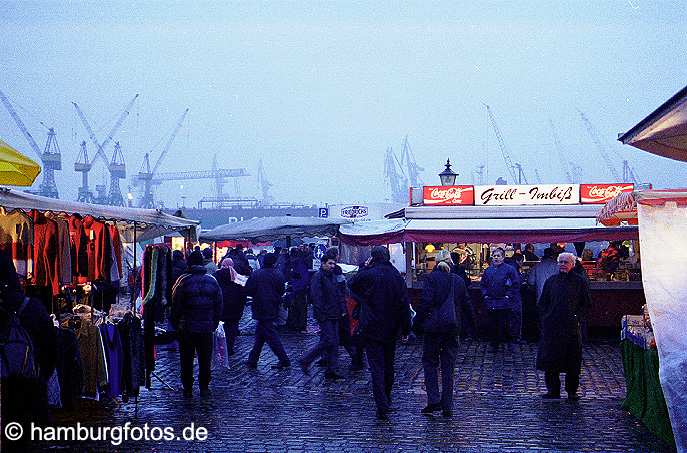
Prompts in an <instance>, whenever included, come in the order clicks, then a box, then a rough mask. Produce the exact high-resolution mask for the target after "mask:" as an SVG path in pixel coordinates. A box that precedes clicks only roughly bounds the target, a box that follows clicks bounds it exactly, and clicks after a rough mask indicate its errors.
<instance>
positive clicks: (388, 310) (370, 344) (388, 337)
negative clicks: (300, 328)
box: [350, 246, 410, 420]
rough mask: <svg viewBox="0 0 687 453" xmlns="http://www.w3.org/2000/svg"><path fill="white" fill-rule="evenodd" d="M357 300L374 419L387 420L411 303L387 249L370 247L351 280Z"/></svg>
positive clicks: (408, 321) (407, 327)
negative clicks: (399, 343) (398, 344)
mask: <svg viewBox="0 0 687 453" xmlns="http://www.w3.org/2000/svg"><path fill="white" fill-rule="evenodd" d="M350 286H351V291H353V293H355V295H356V297H358V299H359V300H360V314H359V316H358V320H359V324H358V327H359V332H360V335H361V336H362V337H363V341H364V343H365V351H366V354H367V361H368V365H369V367H370V373H371V375H372V393H373V394H374V399H375V403H376V405H377V418H379V419H380V420H387V419H388V413H389V410H390V405H391V389H392V387H393V384H394V360H395V357H394V356H395V352H396V341H397V340H398V338H399V337H400V336H401V335H407V334H408V333H409V332H410V304H409V301H408V295H407V292H406V285H405V281H404V280H403V277H401V274H400V273H399V272H398V270H396V268H395V267H394V266H393V265H392V264H391V262H390V261H389V251H388V250H387V248H386V247H383V246H376V247H373V248H372V252H371V257H370V259H368V261H367V262H366V267H365V268H364V269H361V270H359V271H358V274H357V275H356V276H355V277H353V279H352V280H351V285H350Z"/></svg>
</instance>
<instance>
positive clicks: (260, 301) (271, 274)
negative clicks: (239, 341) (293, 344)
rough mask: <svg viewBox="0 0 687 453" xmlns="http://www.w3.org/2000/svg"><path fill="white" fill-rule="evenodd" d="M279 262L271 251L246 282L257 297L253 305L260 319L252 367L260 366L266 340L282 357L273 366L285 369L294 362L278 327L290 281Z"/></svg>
mask: <svg viewBox="0 0 687 453" xmlns="http://www.w3.org/2000/svg"><path fill="white" fill-rule="evenodd" d="M276 262H277V256H276V255H275V254H273V253H268V254H267V255H266V256H265V261H264V265H263V267H262V268H260V269H258V270H257V271H255V272H253V273H252V274H251V275H250V277H248V281H247V282H246V294H247V295H249V296H251V297H252V298H253V302H252V305H251V310H252V312H253V319H255V320H256V321H257V326H256V328H255V343H254V344H253V349H251V351H250V354H249V355H248V360H247V361H246V366H247V367H248V368H251V369H256V368H257V367H258V359H260V353H261V352H262V347H263V346H264V345H265V343H267V345H268V346H269V347H270V349H272V352H274V354H275V355H276V356H277V359H279V362H278V363H277V364H275V365H273V366H272V368H275V369H282V368H288V367H290V366H291V361H290V360H289V357H288V356H287V355H286V351H285V350H284V346H283V345H282V342H281V339H280V338H279V333H278V332H277V329H276V327H275V320H276V319H277V316H278V314H279V305H280V304H281V302H282V296H283V295H284V291H285V285H286V282H285V281H284V276H283V275H282V274H281V273H280V272H279V271H277V270H276V269H275V268H274V265H275V263H276Z"/></svg>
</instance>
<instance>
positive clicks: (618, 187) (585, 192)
mask: <svg viewBox="0 0 687 453" xmlns="http://www.w3.org/2000/svg"><path fill="white" fill-rule="evenodd" d="M632 190H634V184H580V201H581V202H582V203H606V202H607V201H610V200H612V199H613V198H615V197H616V196H618V195H620V194H621V193H623V192H632Z"/></svg>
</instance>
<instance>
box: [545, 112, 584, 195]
mask: <svg viewBox="0 0 687 453" xmlns="http://www.w3.org/2000/svg"><path fill="white" fill-rule="evenodd" d="M549 126H550V127H551V135H552V136H553V145H554V147H555V148H556V153H557V154H558V161H559V162H560V163H561V166H562V167H563V173H565V179H566V180H567V181H568V182H569V183H570V184H572V183H574V182H575V181H574V180H573V177H572V174H571V173H570V169H569V168H568V163H567V161H566V160H565V155H564V153H563V147H562V146H561V142H560V140H558V133H557V132H556V126H554V124H553V121H552V120H551V119H550V118H549ZM578 182H579V181H578Z"/></svg>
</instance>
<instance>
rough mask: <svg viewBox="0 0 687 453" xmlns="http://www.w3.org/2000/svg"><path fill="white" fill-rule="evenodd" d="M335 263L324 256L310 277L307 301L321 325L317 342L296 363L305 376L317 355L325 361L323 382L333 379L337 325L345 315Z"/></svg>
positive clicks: (335, 373) (336, 352)
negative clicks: (308, 299) (325, 369)
mask: <svg viewBox="0 0 687 453" xmlns="http://www.w3.org/2000/svg"><path fill="white" fill-rule="evenodd" d="M334 266H336V260H335V259H334V257H332V256H326V255H325V257H324V259H323V260H322V264H321V267H320V270H319V271H317V272H316V273H315V275H313V277H312V280H311V282H310V300H311V301H312V305H313V310H314V314H315V319H317V322H318V323H319V324H320V341H319V343H317V345H315V346H314V347H313V348H311V349H310V350H309V351H308V352H307V353H306V354H305V355H304V356H303V358H302V359H300V360H299V361H298V364H299V365H300V367H301V369H302V370H303V372H304V373H307V372H308V367H309V366H310V364H311V363H312V362H313V360H315V359H316V358H317V357H319V356H320V354H323V355H324V358H325V359H326V361H327V371H326V372H325V374H324V377H325V379H329V380H336V379H340V378H341V376H340V375H339V374H338V373H337V369H336V366H337V362H338V358H339V357H338V355H339V354H338V349H339V323H340V322H341V319H342V317H343V315H344V313H345V308H344V300H343V294H341V291H340V290H339V287H338V285H337V282H336V275H335V273H334Z"/></svg>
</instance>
